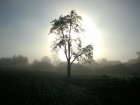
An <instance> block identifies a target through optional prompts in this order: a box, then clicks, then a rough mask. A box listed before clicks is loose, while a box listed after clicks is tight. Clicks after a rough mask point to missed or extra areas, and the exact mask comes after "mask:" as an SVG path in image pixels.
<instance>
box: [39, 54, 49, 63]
mask: <svg viewBox="0 0 140 105" xmlns="http://www.w3.org/2000/svg"><path fill="white" fill-rule="evenodd" d="M41 62H48V63H51V59H50V58H49V57H48V56H44V57H43V58H41Z"/></svg>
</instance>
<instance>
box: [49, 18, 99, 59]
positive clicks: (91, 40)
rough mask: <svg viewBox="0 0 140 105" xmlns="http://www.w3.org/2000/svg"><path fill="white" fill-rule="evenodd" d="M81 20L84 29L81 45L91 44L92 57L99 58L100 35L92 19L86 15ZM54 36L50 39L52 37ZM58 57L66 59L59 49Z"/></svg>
mask: <svg viewBox="0 0 140 105" xmlns="http://www.w3.org/2000/svg"><path fill="white" fill-rule="evenodd" d="M82 19H83V21H81V23H82V27H83V28H84V29H85V32H84V35H83V36H82V37H81V38H82V44H83V46H85V45H88V44H93V53H94V55H93V57H94V58H95V59H96V58H99V57H100V48H101V36H100V33H99V31H98V30H97V28H96V27H95V25H94V23H93V21H92V19H90V18H88V17H87V16H82ZM54 37H55V36H54ZM54 37H53V38H52V39H54ZM58 54H59V57H60V58H61V59H62V61H66V56H65V54H64V51H63V50H60V51H59V53H58Z"/></svg>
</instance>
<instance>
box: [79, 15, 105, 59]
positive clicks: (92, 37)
mask: <svg viewBox="0 0 140 105" xmlns="http://www.w3.org/2000/svg"><path fill="white" fill-rule="evenodd" d="M81 23H82V26H83V28H84V29H85V33H84V35H85V37H84V38H83V40H82V42H83V44H84V45H88V44H93V53H94V57H95V58H99V56H100V48H101V41H102V40H101V35H100V33H99V31H98V29H97V28H96V27H95V25H94V23H93V20H92V19H90V18H89V17H87V16H83V21H82V22H81Z"/></svg>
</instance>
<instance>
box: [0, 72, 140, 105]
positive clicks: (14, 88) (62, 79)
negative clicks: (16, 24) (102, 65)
mask: <svg viewBox="0 0 140 105" xmlns="http://www.w3.org/2000/svg"><path fill="white" fill-rule="evenodd" d="M139 93H140V78H139V77H137V76H135V75H134V77H133V78H132V77H129V78H127V79H126V77H125V78H112V77H110V76H106V75H102V76H90V77H88V76H83V75H82V76H73V77H71V78H70V79H68V78H67V77H66V76H64V75H60V74H57V73H50V72H43V71H27V70H18V69H17V70H0V103H1V105H12V104H18V105H46V104H47V105H120V104H121V105H126V104H133V105H134V104H136V103H137V102H138V101H139Z"/></svg>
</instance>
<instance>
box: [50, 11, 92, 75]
mask: <svg viewBox="0 0 140 105" xmlns="http://www.w3.org/2000/svg"><path fill="white" fill-rule="evenodd" d="M80 21H82V17H81V16H79V15H78V14H77V13H76V12H75V11H74V10H72V11H71V12H70V13H69V14H68V15H66V16H62V15H61V16H60V17H59V18H58V19H55V20H53V21H52V22H51V24H52V27H51V29H50V33H49V34H55V35H56V38H55V40H54V41H53V42H52V46H51V48H52V51H55V52H57V53H58V51H59V50H60V49H63V50H64V54H65V56H66V60H67V76H68V77H70V76H71V65H72V64H73V62H74V61H77V62H78V63H79V64H80V65H81V64H82V65H85V64H90V63H91V62H92V58H93V45H92V44H89V45H87V46H85V47H83V45H82V40H81V36H80V35H82V34H81V33H82V32H84V31H85V30H84V29H83V28H82V24H81V22H80Z"/></svg>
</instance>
